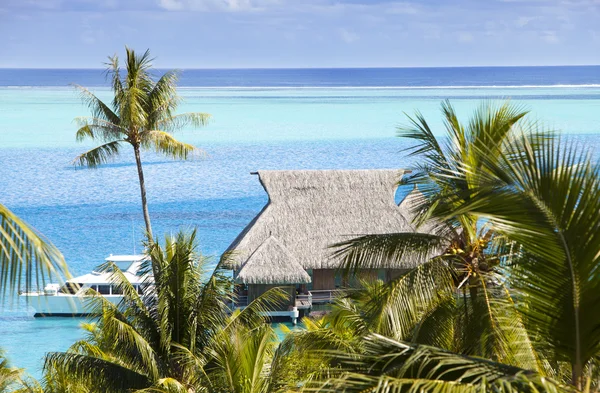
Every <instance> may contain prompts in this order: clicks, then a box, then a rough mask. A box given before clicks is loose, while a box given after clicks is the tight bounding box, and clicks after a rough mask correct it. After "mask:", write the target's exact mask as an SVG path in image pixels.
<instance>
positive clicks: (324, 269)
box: [227, 169, 420, 322]
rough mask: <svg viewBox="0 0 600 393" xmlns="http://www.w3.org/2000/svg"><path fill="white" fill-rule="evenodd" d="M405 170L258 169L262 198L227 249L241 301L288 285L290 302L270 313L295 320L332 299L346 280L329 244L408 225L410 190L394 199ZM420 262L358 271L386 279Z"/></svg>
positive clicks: (408, 229) (401, 229)
mask: <svg viewBox="0 0 600 393" xmlns="http://www.w3.org/2000/svg"><path fill="white" fill-rule="evenodd" d="M404 173H406V171H403V170H398V169H379V170H281V171H258V172H256V173H254V174H255V175H258V179H259V181H260V182H261V184H262V186H263V187H264V189H265V191H266V192H267V194H268V196H269V201H268V203H267V205H266V206H265V207H264V208H263V209H262V211H261V212H260V213H259V214H258V215H257V216H256V217H255V218H254V219H253V220H252V221H251V222H250V223H249V224H248V226H247V227H246V228H245V229H244V230H243V231H242V233H240V235H239V236H238V237H237V238H236V239H235V240H234V241H233V243H232V244H231V245H230V246H229V248H228V250H227V251H228V265H229V267H230V268H231V269H232V270H233V275H234V278H235V280H236V282H237V283H238V284H239V285H238V292H239V293H238V295H239V304H238V306H239V307H244V306H245V305H246V304H247V302H250V301H252V300H253V299H255V298H256V297H257V296H260V295H261V294H262V293H264V292H265V291H267V290H268V289H270V288H273V287H286V288H289V289H288V290H289V292H290V302H289V304H287V305H285V307H282V309H281V310H280V311H275V312H273V313H272V314H271V315H272V316H286V317H287V316H289V317H291V318H292V320H293V321H294V322H295V320H296V319H297V318H298V316H300V315H301V314H302V313H303V312H305V310H308V309H310V308H312V307H313V305H315V304H320V303H326V302H330V301H331V300H332V299H333V298H334V297H335V294H336V291H339V290H340V289H341V288H344V287H347V286H349V285H352V282H351V281H352V279H351V280H347V277H344V275H343V274H341V272H339V268H340V266H341V262H342V261H341V260H340V258H336V257H334V256H333V255H332V253H333V251H334V250H333V249H332V248H331V246H332V245H333V244H336V243H339V242H341V241H344V240H349V239H352V238H355V237H358V236H361V235H367V234H383V233H392V232H412V231H414V227H413V225H412V224H411V221H412V211H411V209H410V205H411V204H412V202H413V201H414V199H415V198H417V197H418V196H419V194H420V193H419V192H418V190H416V189H415V190H413V191H412V192H411V193H409V194H408V196H407V197H405V198H404V200H403V201H402V202H401V203H400V204H399V205H397V204H396V202H395V195H396V191H397V188H398V186H397V184H398V181H399V180H400V179H401V177H402V175H403V174H404ZM416 263H418V261H416V260H414V259H404V260H402V261H397V262H396V265H394V266H392V267H393V268H386V269H373V270H364V271H361V272H360V276H361V277H362V278H369V277H371V278H376V277H377V278H380V279H383V280H389V279H392V278H394V277H396V276H397V275H398V274H400V273H401V272H402V271H403V270H405V269H409V268H412V267H414V266H415V264H416Z"/></svg>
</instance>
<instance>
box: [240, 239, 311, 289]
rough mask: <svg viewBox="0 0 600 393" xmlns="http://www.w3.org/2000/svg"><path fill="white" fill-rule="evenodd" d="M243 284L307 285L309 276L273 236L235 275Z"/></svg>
mask: <svg viewBox="0 0 600 393" xmlns="http://www.w3.org/2000/svg"><path fill="white" fill-rule="evenodd" d="M236 281H238V282H240V283H243V284H307V283H309V282H310V276H309V275H308V273H307V272H306V270H304V269H303V268H302V266H300V264H299V263H298V262H297V261H296V258H294V256H293V255H292V254H291V253H290V252H289V251H288V250H287V249H286V248H285V247H284V246H283V245H282V244H281V243H280V242H279V241H277V239H276V238H274V237H273V236H269V238H268V239H267V240H265V241H264V242H263V243H262V244H261V245H260V246H259V247H258V248H257V249H256V251H254V252H253V253H252V255H250V258H248V260H247V261H246V263H245V264H244V266H243V267H242V269H241V270H240V272H239V273H238V275H237V279H236Z"/></svg>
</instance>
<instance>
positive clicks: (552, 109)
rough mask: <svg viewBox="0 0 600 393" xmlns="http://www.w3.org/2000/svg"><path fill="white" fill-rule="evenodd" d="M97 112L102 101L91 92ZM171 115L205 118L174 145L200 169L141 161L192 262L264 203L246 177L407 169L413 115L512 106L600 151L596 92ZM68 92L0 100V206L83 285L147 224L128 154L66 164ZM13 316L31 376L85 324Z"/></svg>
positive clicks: (283, 101)
mask: <svg viewBox="0 0 600 393" xmlns="http://www.w3.org/2000/svg"><path fill="white" fill-rule="evenodd" d="M98 91H99V94H100V95H101V96H102V97H104V98H107V97H108V95H107V93H108V92H107V91H106V90H102V89H99V90H98ZM181 93H182V94H183V96H184V97H185V99H186V101H185V104H184V105H183V106H182V108H181V111H191V110H194V111H196V110H200V111H206V112H209V113H211V114H212V115H213V116H214V119H213V121H212V122H211V124H210V125H209V126H208V127H206V128H205V129H202V130H198V131H184V132H182V133H180V138H181V139H184V140H186V141H188V142H191V143H194V144H195V145H197V146H200V147H203V148H204V149H205V150H206V152H207V153H208V157H207V158H206V159H204V160H195V161H189V162H174V161H171V160H168V159H165V158H162V157H159V156H156V155H154V154H152V153H147V154H145V155H144V160H145V167H144V168H145V173H146V178H147V187H148V196H149V204H150V214H151V217H152V219H153V226H154V230H155V232H156V234H161V233H167V232H174V231H176V230H177V229H178V228H180V227H191V226H194V227H198V230H199V238H200V241H201V248H202V250H203V252H204V253H206V254H207V255H215V256H218V255H219V253H220V252H222V251H223V250H224V249H225V248H226V247H227V246H228V245H229V243H230V242H231V241H232V240H233V239H234V238H235V236H237V234H238V233H239V232H240V231H241V230H242V229H243V228H244V226H245V225H246V224H247V223H248V222H249V221H250V220H251V219H252V218H253V217H254V216H255V215H256V214H257V213H258V211H260V209H261V208H262V206H263V205H264V204H265V203H266V195H265V193H264V191H263V190H262V188H261V186H260V184H259V183H258V181H257V178H256V176H252V175H250V172H252V171H256V170H259V169H302V168H310V169H330V168H404V167H409V166H410V164H411V161H410V160H409V159H407V158H406V157H404V156H403V155H402V153H400V151H401V150H402V149H403V148H405V147H406V144H405V142H404V141H402V140H399V139H397V138H395V137H394V136H395V127H396V126H397V125H398V124H401V123H405V120H406V119H405V117H404V115H403V112H404V111H405V112H408V113H412V112H413V110H414V109H419V110H421V112H422V113H423V114H424V115H425V117H426V118H427V119H431V125H432V127H434V128H435V129H439V128H440V127H441V121H440V119H439V104H440V101H441V100H442V99H444V98H447V97H449V98H451V99H452V102H453V103H454V104H455V105H456V107H457V108H458V110H459V113H461V114H469V113H470V112H471V111H472V110H473V109H474V108H475V107H476V106H477V105H478V103H479V102H480V100H481V99H483V98H488V99H489V98H490V97H494V98H501V97H512V100H513V101H515V102H517V103H519V104H522V105H524V106H526V107H528V108H530V109H531V110H532V111H533V115H534V116H533V118H534V119H536V118H540V119H543V120H544V121H545V122H546V124H547V126H548V127H551V128H557V129H562V130H564V131H565V132H566V133H569V134H571V135H575V134H577V135H579V136H577V138H579V139H581V140H582V141H583V142H584V143H586V144H587V145H588V146H590V147H591V148H595V147H596V146H597V145H598V143H599V142H600V137H599V136H598V134H599V133H600V89H599V88H596V87H593V88H592V87H590V88H583V87H580V88H573V87H568V88H566V87H565V88H478V89H375V88H368V89H367V88H358V89H357V88H337V89H336V88H318V89H316V88H313V89H309V88H306V89H269V88H263V89H209V88H185V89H182V90H181ZM86 113H87V110H86V108H85V107H83V106H82V105H81V104H80V102H79V100H78V97H77V95H76V94H75V93H74V91H73V90H72V89H69V88H22V89H11V88H0V179H2V181H1V182H0V201H1V202H2V203H3V204H5V205H7V206H8V207H10V208H12V209H13V210H14V211H15V212H16V213H18V214H19V215H21V216H22V217H23V218H24V219H26V220H27V221H28V222H30V223H31V224H32V225H33V226H35V227H36V228H37V229H38V230H40V231H41V232H42V233H44V234H45V235H46V236H47V237H48V238H49V239H50V240H52V241H53V242H54V243H55V244H56V245H57V246H58V247H59V248H60V249H61V250H62V251H63V253H64V254H65V257H66V259H67V262H68V263H69V266H70V268H71V270H72V272H73V273H74V274H83V273H86V272H87V271H89V270H90V269H91V268H92V267H94V266H95V265H97V264H98V262H99V261H101V260H102V259H103V258H104V257H106V256H107V255H108V254H110V253H113V254H118V253H130V252H132V251H133V247H134V244H135V246H136V247H137V250H138V251H139V249H140V246H139V240H140V239H141V233H142V227H143V221H142V217H141V214H140V206H139V190H138V185H137V173H136V170H135V166H134V165H133V160H132V154H131V152H129V151H125V152H124V155H123V157H122V158H121V159H119V160H117V161H116V162H114V163H111V164H109V165H105V166H103V167H102V168H100V169H98V170H84V169H79V170H76V169H74V168H73V167H72V166H71V164H70V162H71V160H72V159H73V158H74V157H75V156H76V155H77V154H78V153H80V152H82V151H83V150H84V149H85V148H86V145H80V144H77V143H76V142H75V140H74V132H75V125H74V124H73V123H72V120H73V118H74V117H76V116H80V115H85V114H86ZM31 314H32V310H30V309H28V308H27V307H26V306H25V305H23V304H15V305H13V306H12V307H8V306H5V307H4V308H3V309H2V311H0V347H4V348H6V349H7V351H8V354H9V356H10V358H11V359H12V360H13V363H14V364H15V365H17V366H20V367H25V368H26V369H27V370H29V371H30V372H31V373H32V374H34V375H36V376H39V375H40V367H41V364H42V358H43V355H44V353H46V352H48V351H59V350H65V349H66V348H67V347H68V346H69V345H70V344H71V343H73V342H74V341H75V340H76V339H78V338H79V337H81V334H82V332H81V330H79V329H78V325H79V323H80V322H81V320H77V319H61V318H46V319H34V318H32V317H31Z"/></svg>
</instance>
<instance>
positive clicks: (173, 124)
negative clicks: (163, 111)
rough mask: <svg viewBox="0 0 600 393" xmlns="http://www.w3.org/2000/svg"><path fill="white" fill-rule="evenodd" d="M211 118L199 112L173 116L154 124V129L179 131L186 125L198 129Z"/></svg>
mask: <svg viewBox="0 0 600 393" xmlns="http://www.w3.org/2000/svg"><path fill="white" fill-rule="evenodd" d="M211 117H212V116H211V115H210V114H208V113H201V112H189V113H181V114H178V115H174V116H169V117H163V118H162V119H160V120H159V121H157V122H156V128H158V129H164V130H167V131H174V130H180V129H182V128H185V127H187V126H188V125H190V126H192V127H195V128H200V127H204V126H206V125H207V124H208V123H209V121H210V119H211Z"/></svg>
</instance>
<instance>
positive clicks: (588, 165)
mask: <svg viewBox="0 0 600 393" xmlns="http://www.w3.org/2000/svg"><path fill="white" fill-rule="evenodd" d="M449 124H452V122H449ZM471 124H475V125H476V124H482V122H479V121H474V122H471ZM452 128H454V129H456V128H459V127H456V126H452ZM425 131H426V130H425ZM422 134H423V136H424V137H423V139H425V136H427V135H428V134H427V132H422ZM430 136H432V134H430ZM429 139H430V140H429V141H428V142H427V143H424V144H423V145H427V146H428V147H426V148H424V149H423V152H425V153H426V154H430V155H431V158H435V159H436V160H437V157H438V156H439V153H437V152H435V153H434V154H432V153H431V152H432V150H434V149H433V148H432V147H431V146H434V145H435V144H434V143H433V139H431V138H429ZM471 151H472V154H473V155H474V156H475V157H477V159H476V160H474V159H468V160H465V159H463V157H464V156H461V155H457V156H456V157H460V160H453V161H454V162H457V163H460V165H455V166H454V167H453V168H452V169H451V170H446V169H444V170H441V171H439V173H440V175H441V176H434V177H433V178H434V179H436V178H437V177H441V178H442V179H441V181H439V182H437V183H435V184H434V187H432V189H433V190H437V194H436V195H434V194H433V193H431V194H430V195H428V196H427V197H426V198H425V199H427V200H428V201H433V202H434V203H432V204H427V203H424V208H423V209H422V211H423V212H425V214H426V217H427V215H428V216H429V217H435V218H436V219H438V220H442V221H444V222H447V221H452V220H457V219H458V218H460V217H463V216H467V217H476V218H477V219H478V220H484V221H485V222H486V225H487V226H488V227H489V228H491V230H492V231H493V234H494V236H495V237H497V238H500V239H502V240H504V245H505V246H508V247H509V248H510V247H512V248H513V250H512V252H510V253H509V255H507V257H505V258H500V259H499V260H500V263H499V264H498V265H496V267H493V270H496V271H497V272H498V273H499V275H497V278H496V279H495V280H488V281H487V287H489V288H495V289H502V291H503V292H506V300H507V302H509V303H512V304H513V305H514V306H513V307H512V310H514V311H516V313H513V312H511V313H510V314H506V313H505V314H503V315H501V316H502V319H501V320H499V322H502V323H496V325H497V327H498V328H497V329H496V331H497V332H499V333H502V332H504V331H507V329H512V328H514V327H515V324H516V325H519V326H520V325H522V326H524V327H525V329H526V337H527V341H528V342H529V344H528V345H529V346H531V348H532V350H533V352H534V354H535V356H536V358H537V359H539V361H538V362H539V363H541V364H542V365H543V367H542V368H540V369H539V370H538V373H536V374H534V375H533V376H534V378H535V379H536V380H537V381H538V382H536V384H537V385H539V383H542V382H544V380H540V379H539V376H541V375H543V374H544V373H543V371H545V372H546V373H547V374H549V375H551V376H552V377H553V379H555V380H557V381H558V383H559V384H560V383H569V384H571V387H570V388H569V387H565V386H562V387H560V390H566V391H569V390H573V388H576V389H577V390H584V389H585V390H586V391H589V390H590V389H593V390H597V389H598V385H597V384H598V382H597V381H598V375H600V368H599V367H598V366H599V364H598V359H599V357H600V320H599V319H598V318H597V317H596V315H595V312H594V308H595V307H596V305H597V304H598V302H600V291H599V289H600V272H599V270H598V268H597V266H598V263H599V262H600V261H599V258H600V234H599V233H598V232H599V231H598V228H600V181H599V180H598V179H599V178H600V165H599V164H597V163H595V162H593V161H592V160H591V159H590V154H589V151H586V150H585V149H583V148H581V147H579V146H577V145H576V144H574V143H572V142H569V141H564V140H562V139H560V138H556V137H555V135H554V134H553V133H545V132H542V133H522V134H516V135H513V136H511V137H510V138H507V139H506V140H504V141H502V142H501V143H499V144H493V143H479V144H474V143H473V144H471ZM439 152H443V153H448V152H452V149H448V147H446V148H442V149H439ZM427 160H430V157H427ZM438 162H439V160H438ZM442 162H443V161H442ZM431 167H432V168H439V167H441V168H442V169H443V168H444V166H443V165H441V166H440V165H438V163H434V165H432V166H431ZM420 176H421V177H423V178H429V177H430V176H431V175H430V173H426V176H423V175H420ZM465 180H466V181H465ZM438 184H443V185H450V184H456V186H457V187H456V188H452V187H447V188H446V187H439V186H437V185H438ZM461 184H464V185H465V186H464V187H460V185H461ZM435 186H437V187H435ZM388 239H389V238H388ZM366 240H368V239H359V240H356V241H355V243H354V245H356V246H357V247H353V244H351V243H349V244H347V245H346V247H348V249H347V252H348V253H349V255H351V254H352V253H355V255H354V256H352V257H351V259H354V263H355V264H358V265H360V264H361V262H362V263H366V262H368V261H369V260H372V259H373V258H374V256H376V255H379V256H380V257H382V256H386V257H387V256H392V257H397V256H400V257H401V256H402V255H403V253H404V251H405V250H404V248H403V247H406V246H407V244H409V243H408V241H404V244H402V243H401V242H396V243H393V242H389V243H388V244H387V245H386V244H385V243H382V242H380V243H379V245H378V246H377V248H378V249H379V250H378V251H377V250H375V248H376V247H372V246H370V245H369V244H367V246H368V247H366V248H363V249H360V247H361V244H360V243H361V242H366ZM376 240H377V239H376ZM379 240H381V239H379ZM413 242H414V241H413ZM426 247H427V245H426V246H425V247H424V248H426ZM489 250H490V244H487V245H486V244H484V245H482V246H481V252H488V251H489ZM463 251H464V250H455V252H454V253H455V254H460V253H462V252H463ZM473 255H476V254H473ZM468 256H470V255H468ZM361 258H362V259H361ZM463 259H464V258H463ZM482 260H483V261H485V260H486V259H479V260H478V261H477V262H478V264H481V261H482ZM486 264H487V263H486ZM474 265H475V264H474ZM487 265H488V267H489V264H487ZM476 267H477V266H474V269H471V270H469V271H470V272H471V277H473V276H474V277H477V276H485V275H484V273H485V272H484V271H482V270H481V269H479V270H477V269H476ZM407 277H410V274H409V275H407ZM467 277H469V275H467ZM461 282H463V281H461ZM482 282H486V280H482ZM464 283H465V284H468V285H470V284H471V283H470V279H466V281H464ZM504 284H505V285H504ZM389 287H390V288H393V287H394V285H393V284H392V285H390V286H389ZM417 288H419V287H418V286H417ZM413 289H415V288H413ZM477 289H478V292H471V293H470V294H469V295H470V297H471V298H472V297H473V295H475V296H478V297H479V296H480V295H481V294H483V295H485V296H484V298H488V295H487V294H486V291H485V290H483V291H481V289H482V288H481V287H480V288H477ZM481 292H482V293H481ZM386 293H391V291H386ZM403 295H405V296H410V293H408V294H407V293H403ZM413 297H414V296H413ZM469 300H472V299H469ZM489 304H490V306H492V307H493V305H494V304H493V303H492V302H490V303H489ZM492 307H490V309H492ZM503 309H505V308H503ZM505 310H506V309H505ZM405 314H406V312H405V313H404V314H401V315H405ZM506 322H507V323H508V324H507V323H506ZM518 330H519V331H521V330H522V329H521V328H519V329H518ZM438 331H439V329H438ZM480 334H481V336H482V337H486V336H489V335H490V334H489V332H487V331H481V332H480ZM377 340H378V339H376V341H377ZM417 342H419V341H418V340H417ZM392 346H396V347H397V349H396V350H394V349H393V348H391V347H390V345H384V346H379V348H380V349H381V348H384V347H387V348H388V349H382V350H381V351H379V352H375V353H371V355H374V356H376V355H378V356H383V355H384V353H385V351H389V352H388V353H387V355H386V356H388V358H387V359H388V360H389V361H390V362H389V363H386V364H385V366H386V367H388V368H387V370H389V371H385V370H384V369H383V368H377V367H369V368H365V367H367V365H372V363H369V362H368V359H370V360H371V362H372V361H373V359H374V357H373V356H372V357H370V358H368V359H367V358H365V360H366V361H365V362H363V363H361V362H358V363H355V365H356V364H359V365H360V366H359V367H358V368H355V371H357V373H358V374H348V375H350V376H351V377H350V379H352V381H350V382H349V383H348V384H347V385H344V383H346V382H348V381H349V380H348V379H347V378H346V380H345V381H346V382H344V381H342V382H341V384H342V385H340V386H346V387H348V389H347V391H353V388H352V387H356V386H359V385H361V384H362V386H361V387H360V388H361V389H365V388H367V387H368V386H370V387H373V386H387V387H388V388H390V387H391V386H403V387H412V388H419V387H424V386H428V387H429V389H434V387H435V386H438V388H439V389H440V390H441V389H450V387H449V386H448V383H450V384H451V386H453V388H452V390H457V391H472V390H473V389H474V387H473V386H470V387H469V386H457V385H456V383H457V382H461V381H465V376H466V375H476V374H477V373H478V372H477V367H478V366H475V365H472V366H470V365H469V366H467V367H466V368H464V369H463V370H464V372H465V373H467V374H460V373H459V374H453V373H449V374H443V375H440V374H437V375H436V373H437V372H438V371H440V370H444V369H445V367H446V366H449V367H451V368H452V370H454V371H456V370H459V369H460V368H459V366H460V365H461V363H462V364H464V359H463V360H460V358H457V357H456V354H454V355H443V356H442V355H441V354H436V355H435V356H434V357H433V358H430V357H429V356H428V358H429V360H427V362H426V363H425V364H424V363H423V359H424V358H423V356H422V348H423V347H419V346H417V347H414V348H412V349H411V348H406V343H398V344H393V345H392ZM371 349H373V348H372V347H371ZM428 351H430V349H427V351H426V352H428ZM436 351H437V350H436ZM411 352H412V353H415V354H420V355H419V356H418V357H416V358H415V357H412V356H411V357H409V358H406V356H405V355H407V354H410V353H411ZM367 353H368V351H367ZM403 356H404V359H401V358H402V357H403ZM446 356H449V357H450V358H453V357H454V360H451V361H450V363H447V362H446V360H445V358H446ZM486 357H489V356H486ZM392 358H393V359H394V360H393V361H392V360H391V359H392ZM396 359H401V361H400V363H399V364H400V366H399V367H401V368H400V370H403V371H402V373H399V374H398V373H396V371H397V370H398V369H394V368H393V367H392V368H389V365H390V364H393V362H394V361H395V360H396ZM440 359H442V360H443V363H442V364H435V362H438V361H439V360H440ZM492 359H493V360H496V361H500V362H502V363H509V364H511V365H515V363H513V362H507V361H506V360H505V359H501V358H492ZM431 360H433V363H432V362H431ZM338 361H343V358H341V359H338ZM457 362H458V363H457ZM361 367H362V368H361ZM461 367H462V366H461ZM473 367H475V368H473ZM521 367H522V366H521ZM525 368H527V367H525ZM415 369H418V370H424V371H427V370H435V372H433V373H432V372H429V371H427V372H426V373H422V374H419V375H415V374H406V372H409V371H410V370H415ZM540 372H541V373H540ZM390 373H392V374H393V373H396V374H394V375H391V374H390ZM473 373H475V374H473ZM518 373H520V374H521V375H525V374H527V372H525V371H524V370H522V371H519V372H518ZM366 374H368V376H367V375H366ZM390 375H391V376H392V378H395V379H394V380H393V381H392V380H390V379H389V378H390ZM448 375H450V376H451V377H450V378H449V379H448V378H447V377H448ZM536 375H537V376H536ZM407 377H408V378H407ZM344 378H345V377H344ZM361 378H363V379H362V382H361ZM398 378H399V379H398ZM440 379H442V380H443V381H440ZM486 379H487V380H488V381H490V379H489V377H486ZM511 379H514V378H511ZM528 381H529V382H531V380H530V379H528ZM546 381H548V380H546ZM363 382H364V383H363ZM529 382H528V383H529ZM382 384H385V385H382ZM424 384H425V385H424ZM586 384H587V385H586ZM502 385H503V386H505V385H506V381H505V382H502ZM584 385H585V387H584ZM442 386H443V387H442ZM438 388H435V389H434V390H437V389H438ZM489 388H492V389H500V388H499V387H493V386H489V385H486V386H481V387H480V388H479V389H483V390H487V389H489ZM506 389H507V388H506V387H504V388H501V389H500V390H503V391H504V390H506ZM517 389H518V390H520V389H527V390H555V388H554V387H552V386H546V387H542V386H537V387H535V388H534V387H533V386H531V385H529V388H527V387H525V386H522V387H520V388H517ZM340 390H342V389H340ZM374 390H375V391H377V389H374ZM475 390H477V389H475ZM381 391H384V390H381Z"/></svg>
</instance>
